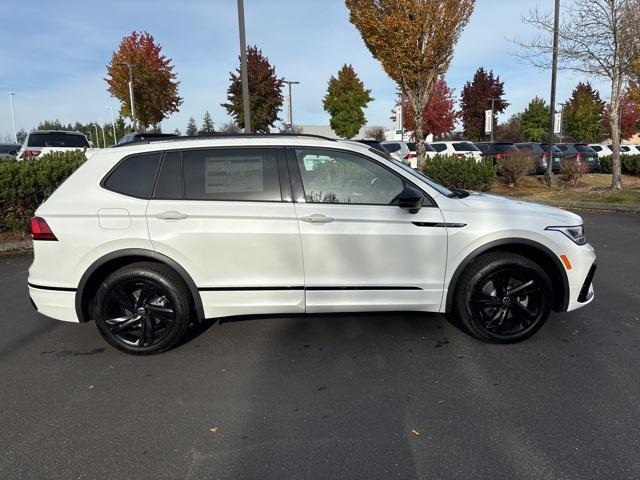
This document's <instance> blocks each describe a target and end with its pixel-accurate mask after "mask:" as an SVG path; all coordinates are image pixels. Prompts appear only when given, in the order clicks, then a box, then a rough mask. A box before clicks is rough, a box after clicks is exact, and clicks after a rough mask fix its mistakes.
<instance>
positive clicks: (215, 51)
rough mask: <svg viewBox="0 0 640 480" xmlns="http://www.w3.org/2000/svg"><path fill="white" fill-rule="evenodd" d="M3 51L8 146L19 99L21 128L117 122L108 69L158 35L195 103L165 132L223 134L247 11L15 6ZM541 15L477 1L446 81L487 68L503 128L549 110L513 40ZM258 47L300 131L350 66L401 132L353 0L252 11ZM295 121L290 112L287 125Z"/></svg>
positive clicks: (9, 1)
mask: <svg viewBox="0 0 640 480" xmlns="http://www.w3.org/2000/svg"><path fill="white" fill-rule="evenodd" d="M2 3H3V17H4V18H5V19H15V21H11V22H9V21H5V22H3V23H4V24H3V29H2V30H3V35H2V38H3V40H2V42H1V43H0V140H7V139H8V137H9V136H10V135H12V133H13V127H12V123H11V113H10V105H9V96H8V95H7V92H9V91H12V92H15V96H14V107H15V116H16V124H17V128H18V129H20V128H24V129H26V130H30V129H31V128H33V127H34V126H36V125H37V124H38V122H40V121H42V120H47V119H51V120H52V119H56V118H57V119H60V120H61V121H63V122H64V123H69V122H71V123H73V122H75V121H80V122H83V123H88V122H94V121H99V120H100V119H102V120H104V121H105V122H106V121H109V120H110V115H111V113H110V110H108V107H110V106H111V107H113V108H115V109H116V111H117V109H118V108H119V104H118V101H117V100H116V99H114V98H112V97H110V95H109V94H108V92H107V90H106V88H107V84H106V82H105V81H104V77H105V76H106V65H107V64H108V63H109V61H110V59H111V56H112V54H113V51H114V50H115V49H117V46H118V44H119V43H120V41H121V39H122V37H123V36H125V35H127V34H129V33H131V32H132V31H134V30H138V31H147V32H149V33H151V34H152V35H153V36H154V37H155V40H156V42H157V43H159V44H160V45H161V46H162V49H163V53H164V54H165V55H167V56H168V57H169V58H171V59H173V64H174V66H175V71H176V73H177V77H178V80H179V81H180V87H179V91H180V95H181V96H182V97H183V98H184V103H183V104H182V106H181V107H180V111H179V112H177V113H174V114H173V115H171V116H170V117H169V118H167V119H166V120H164V121H163V122H162V128H163V130H164V131H173V130H174V129H176V128H179V129H180V130H182V131H183V132H184V130H185V126H186V124H187V121H188V119H189V117H194V118H195V119H196V121H197V122H198V124H200V123H201V120H202V117H203V115H204V112H205V111H206V110H208V111H209V112H210V113H211V115H212V117H213V120H214V122H215V125H216V127H220V126H221V125H222V124H224V123H225V122H227V121H229V120H230V119H229V117H228V116H227V113H226V111H225V109H224V108H223V107H221V106H220V104H221V103H223V102H224V101H225V100H226V90H227V87H228V85H229V72H231V71H232V70H234V69H235V68H236V67H237V62H238V53H239V45H238V22H237V10H236V6H237V3H236V0H208V1H206V0H183V1H180V2H176V1H175V0H172V1H166V0H127V1H120V0H110V1H109V2H105V1H99V2H98V1H94V0H82V1H76V0H57V1H53V0H30V1H25V0H3V2H2ZM536 6H538V7H540V8H541V9H551V8H553V1H552V0H477V5H476V9H475V11H474V13H473V16H472V17H471V19H470V22H469V24H468V26H467V28H466V29H465V31H464V33H463V34H462V37H461V38H460V41H459V42H458V44H457V46H456V49H455V55H454V59H453V62H452V64H451V67H450V69H449V71H448V73H447V76H446V79H447V82H448V83H449V85H450V86H451V87H453V88H454V89H455V94H456V96H459V94H460V91H461V90H462V87H463V86H464V84H465V83H466V82H467V81H469V80H471V78H472V77H473V74H474V72H475V71H476V70H477V69H478V68H479V67H484V68H485V69H488V70H493V72H494V73H495V74H496V75H499V76H500V79H501V80H502V81H504V86H505V93H506V99H507V101H508V102H510V103H511V105H510V107H509V109H508V110H507V111H506V112H505V114H504V115H503V116H502V117H503V118H505V117H507V116H509V115H511V114H513V113H517V112H519V111H522V110H523V109H524V108H525V107H526V105H527V104H528V103H529V101H530V100H531V98H533V97H534V96H536V95H538V96H541V97H543V98H545V99H547V100H548V98H549V90H550V72H548V71H539V70H536V69H534V68H533V67H531V66H528V65H525V64H522V63H521V62H520V61H519V60H518V59H517V58H516V56H514V53H515V52H517V50H518V47H516V46H515V45H514V44H513V43H512V42H510V41H509V39H513V38H521V39H527V38H530V37H531V36H533V35H534V33H535V32H534V31H532V30H531V28H530V27H528V26H527V25H525V24H523V23H522V22H521V17H522V15H524V14H526V13H527V11H528V10H529V9H532V8H535V7H536ZM245 15H246V31H247V43H248V44H256V45H257V46H258V47H259V48H261V49H262V51H263V54H264V55H265V56H266V57H268V59H269V60H270V62H271V63H272V64H273V65H274V66H275V68H276V73H277V74H278V75H279V76H282V77H285V78H287V79H289V80H295V81H299V82H301V83H300V85H296V86H294V87H293V88H294V91H293V117H294V123H296V124H305V125H309V124H312V125H327V124H328V123H329V117H328V115H327V113H326V112H325V111H324V110H323V108H322V98H323V96H324V95H325V93H326V88H327V81H328V80H329V78H330V77H331V75H335V74H336V73H337V71H338V70H339V69H340V67H341V66H342V65H343V64H345V63H349V64H352V65H353V67H354V68H355V70H356V72H357V73H358V75H359V76H360V78H361V79H362V81H363V82H364V84H365V86H366V88H369V89H371V91H372V96H373V97H374V99H375V100H374V101H373V102H371V103H370V104H369V106H368V108H367V110H366V112H365V114H366V117H367V120H368V124H369V125H382V126H385V127H388V128H391V127H392V122H391V120H390V118H389V117H390V115H391V113H390V112H391V109H392V108H393V105H394V103H395V92H396V87H395V84H394V82H393V81H391V80H390V79H389V78H388V76H387V75H386V74H385V73H384V71H383V69H382V67H381V66H380V64H379V63H378V62H377V61H376V60H375V59H374V58H373V57H372V56H371V54H370V53H369V51H368V50H367V48H366V46H365V45H364V43H363V41H362V39H361V37H360V34H359V33H358V31H357V30H356V29H355V27H354V26H353V25H351V24H350V23H349V21H348V12H347V9H346V7H345V5H344V1H342V0H245ZM583 80H592V84H593V85H594V86H595V87H596V88H598V89H599V90H600V92H601V96H602V97H603V98H605V99H606V98H608V89H607V87H606V84H605V83H603V82H602V81H599V80H593V79H587V78H584V77H582V76H581V75H579V74H574V73H571V72H566V71H561V72H560V75H559V83H558V100H559V101H564V100H566V99H567V98H568V97H569V96H570V94H571V90H572V89H573V87H574V86H575V84H576V83H577V82H579V81H583ZM281 117H282V118H285V115H284V113H283V114H282V115H281Z"/></svg>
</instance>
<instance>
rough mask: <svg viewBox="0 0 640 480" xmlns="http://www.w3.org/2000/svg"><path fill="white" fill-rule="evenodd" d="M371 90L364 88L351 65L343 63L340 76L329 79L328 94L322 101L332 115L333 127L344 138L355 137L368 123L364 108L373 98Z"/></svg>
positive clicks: (331, 123) (331, 122)
mask: <svg viewBox="0 0 640 480" xmlns="http://www.w3.org/2000/svg"><path fill="white" fill-rule="evenodd" d="M370 94H371V90H367V89H365V88H364V83H362V80H360V79H359V78H358V75H357V74H356V72H355V70H354V69H353V67H352V66H351V65H346V64H345V65H343V67H342V68H341V69H340V71H339V72H338V77H337V78H336V77H334V76H332V77H331V78H330V79H329V86H328V88H327V94H326V95H325V97H324V100H323V101H322V104H323V106H324V109H325V111H326V112H328V113H329V115H331V119H330V121H329V123H330V125H331V128H332V129H333V130H334V131H335V132H336V133H337V134H338V135H339V136H341V137H343V138H353V137H354V136H355V135H356V134H357V133H358V132H359V131H360V129H361V128H362V127H363V126H364V125H365V124H366V123H367V119H366V118H365V116H364V111H363V110H364V109H365V108H366V107H367V104H368V103H369V102H370V101H372V100H373V98H372V97H371V95H370Z"/></svg>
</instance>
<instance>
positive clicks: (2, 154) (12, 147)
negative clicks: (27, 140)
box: [0, 143, 21, 158]
mask: <svg viewBox="0 0 640 480" xmlns="http://www.w3.org/2000/svg"><path fill="white" fill-rule="evenodd" d="M20 147H21V145H20V144H19V143H0V158H16V157H17V156H18V151H19V150H20Z"/></svg>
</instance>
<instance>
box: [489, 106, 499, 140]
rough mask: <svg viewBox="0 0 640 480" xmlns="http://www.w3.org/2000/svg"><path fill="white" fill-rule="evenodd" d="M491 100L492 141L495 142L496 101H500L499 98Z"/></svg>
mask: <svg viewBox="0 0 640 480" xmlns="http://www.w3.org/2000/svg"><path fill="white" fill-rule="evenodd" d="M489 100H491V141H492V142H493V138H494V135H493V131H494V130H495V122H494V115H495V111H496V102H497V101H499V100H500V99H499V98H490V99H489Z"/></svg>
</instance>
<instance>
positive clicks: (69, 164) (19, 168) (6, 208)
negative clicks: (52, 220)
mask: <svg viewBox="0 0 640 480" xmlns="http://www.w3.org/2000/svg"><path fill="white" fill-rule="evenodd" d="M85 160H86V157H85V156H84V153H83V152H81V151H71V152H53V153H48V154H45V155H43V156H42V157H36V158H30V159H27V160H21V161H18V160H15V159H10V160H4V161H1V162H0V231H2V230H16V229H26V228H27V226H28V225H29V219H30V217H31V216H32V215H33V212H34V211H35V209H36V208H38V205H40V204H41V203H42V202H43V201H44V200H46V199H47V197H48V196H49V195H51V194H52V193H53V192H54V190H55V189H56V188H58V186H59V185H60V184H61V183H62V182H63V181H64V180H65V179H66V178H67V177H68V176H69V175H71V174H72V173H73V172H74V171H75V170H76V169H77V168H78V167H79V166H80V165H82V163H83V162H84V161H85Z"/></svg>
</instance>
